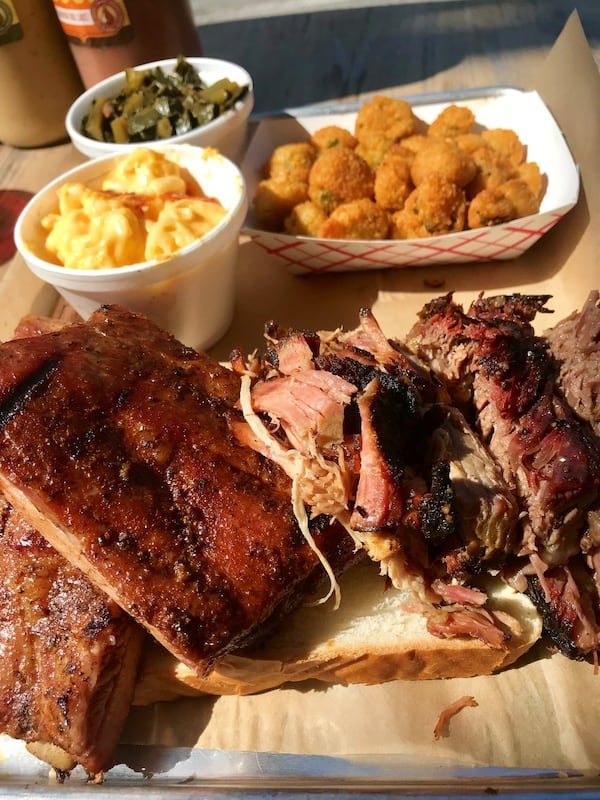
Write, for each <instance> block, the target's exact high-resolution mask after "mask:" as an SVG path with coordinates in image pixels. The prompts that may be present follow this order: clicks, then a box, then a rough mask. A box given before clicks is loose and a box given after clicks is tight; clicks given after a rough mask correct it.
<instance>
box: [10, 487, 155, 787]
mask: <svg viewBox="0 0 600 800" xmlns="http://www.w3.org/2000/svg"><path fill="white" fill-rule="evenodd" d="M0 546H1V547H2V558H0V585H1V589H0V641H2V648H0V692H1V695H2V700H3V702H2V704H0V730H2V732H4V733H7V734H8V735H10V736H12V737H13V738H17V739H23V740H25V741H26V742H27V746H28V748H29V749H30V750H31V752H32V753H34V754H35V755H37V756H39V757H40V758H42V759H43V760H45V761H47V762H48V763H50V764H51V765H52V766H54V767H55V768H56V769H57V770H58V771H59V774H60V773H64V772H68V771H69V770H71V769H72V768H73V766H75V764H77V763H79V764H81V765H82V766H83V767H84V768H85V769H86V770H87V772H88V773H89V774H90V775H98V774H101V773H102V772H103V771H104V770H106V769H107V768H108V767H109V766H111V765H112V762H111V758H112V755H113V752H114V749H115V747H116V745H117V742H118V739H119V736H120V733H121V728H122V725H123V723H124V721H125V718H126V716H127V714H128V712H129V706H130V703H131V699H132V696H133V690H134V686H135V681H136V677H137V665H138V660H139V656H140V651H141V644H142V640H143V629H142V628H140V627H139V626H138V625H136V624H135V623H134V622H133V621H132V620H131V618H130V617H129V616H128V615H127V614H125V613H124V612H123V611H122V610H121V609H120V608H119V606H117V605H116V604H115V603H113V602H112V601H111V600H110V599H109V598H108V597H107V596H106V595H105V594H104V593H103V592H101V591H98V590H97V589H96V588H95V587H94V586H93V585H92V584H91V583H90V582H89V581H88V580H87V579H86V577H85V576H84V575H83V574H82V573H81V572H80V571H79V570H78V569H77V568H75V567H73V566H71V564H69V562H68V561H65V559H63V558H62V556H60V555H59V554H58V553H57V552H56V551H55V550H54V548H52V547H51V545H49V544H48V542H46V540H45V539H44V538H43V537H42V536H41V535H40V534H39V533H38V532H37V531H36V530H35V529H34V528H32V527H31V526H30V525H29V524H28V523H27V522H25V520H24V519H23V517H21V515H20V514H18V513H17V512H16V511H15V510H14V509H13V508H12V507H11V505H10V504H9V503H8V502H7V501H6V500H4V499H3V498H2V497H0Z"/></svg>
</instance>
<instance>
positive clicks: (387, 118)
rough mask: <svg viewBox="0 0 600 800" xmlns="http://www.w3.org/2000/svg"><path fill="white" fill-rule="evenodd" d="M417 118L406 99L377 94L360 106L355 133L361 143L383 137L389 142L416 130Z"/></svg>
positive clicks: (411, 133) (396, 140)
mask: <svg viewBox="0 0 600 800" xmlns="http://www.w3.org/2000/svg"><path fill="white" fill-rule="evenodd" d="M416 127H417V118H416V117H415V114H414V112H413V110H412V108H411V106H410V104H409V103H407V102H406V100H400V99H397V98H393V97H384V96H382V95H375V97H373V98H372V99H371V100H367V101H366V102H365V103H363V105H362V106H361V107H360V109H359V111H358V114H357V115H356V121H355V123H354V135H355V136H356V138H357V139H358V141H359V143H361V144H363V143H364V144H368V143H369V141H373V140H377V139H381V138H383V139H384V140H386V141H387V142H389V144H394V142H399V141H400V139H403V138H404V137H405V136H412V135H413V134H414V133H415V132H416Z"/></svg>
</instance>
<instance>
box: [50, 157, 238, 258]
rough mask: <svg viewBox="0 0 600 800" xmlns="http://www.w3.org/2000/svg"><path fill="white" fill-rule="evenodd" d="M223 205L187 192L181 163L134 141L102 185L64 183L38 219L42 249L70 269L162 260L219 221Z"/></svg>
mask: <svg viewBox="0 0 600 800" xmlns="http://www.w3.org/2000/svg"><path fill="white" fill-rule="evenodd" d="M224 216H225V210H224V208H223V207H222V206H221V205H220V204H218V203H216V202H213V201H210V200H206V199H204V198H202V197H196V196H194V195H192V194H190V193H189V189H188V184H187V183H186V180H185V177H184V175H183V172H182V170H181V168H180V167H179V166H178V165H177V164H175V163H174V162H171V161H168V160H167V159H166V158H165V157H164V156H163V155H162V154H161V153H159V152H156V151H152V150H150V149H147V148H138V149H136V150H134V151H132V153H131V154H130V155H129V156H127V157H126V158H124V159H122V160H121V161H120V162H119V163H118V164H117V167H116V168H115V169H114V170H113V172H112V173H111V174H110V175H109V176H108V177H107V178H106V179H105V181H104V182H103V184H102V188H101V189H93V188H91V187H88V186H85V185H83V184H80V183H68V184H65V185H64V186H62V187H61V188H60V189H59V191H58V211H57V213H54V214H49V215H48V216H46V217H45V218H44V219H43V220H42V226H43V227H44V229H45V230H47V231H48V236H47V238H46V249H47V250H48V252H49V253H50V254H52V255H53V256H54V257H55V258H56V259H57V261H58V262H59V263H60V264H62V265H63V266H65V267H69V268H72V269H85V270H94V269H105V268H111V267H122V266H126V265H129V264H137V263H140V262H143V261H154V260H163V259H166V258H168V257H169V256H171V255H173V254H174V253H176V252H177V251H178V250H181V249H182V248H183V247H186V246H187V245H189V244H192V243H193V242H194V241H196V240H197V239H199V238H201V237H202V236H204V235H205V234H206V233H207V232H208V231H209V230H211V229H212V228H213V227H214V226H215V225H217V224H218V223H219V222H220V220H221V219H223V217H224Z"/></svg>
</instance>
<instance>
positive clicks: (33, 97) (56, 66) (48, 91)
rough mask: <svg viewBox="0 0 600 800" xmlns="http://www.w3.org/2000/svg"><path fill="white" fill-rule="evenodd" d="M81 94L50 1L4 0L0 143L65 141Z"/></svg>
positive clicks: (0, 3)
mask: <svg viewBox="0 0 600 800" xmlns="http://www.w3.org/2000/svg"><path fill="white" fill-rule="evenodd" d="M82 90H83V86H82V83H81V79H80V77H79V74H78V71H77V67H76V65H75V62H74V61H73V57H72V55H71V53H70V51H69V47H68V45H67V42H66V41H65V37H64V34H63V32H62V30H61V28H60V25H59V23H58V20H57V18H56V14H55V13H54V7H53V5H52V0H0V99H1V100H2V111H1V112H0V141H1V142H4V143H5V144H9V145H13V146H15V147H40V146H42V145H49V144H54V143H57V142H60V141H65V140H66V139H67V132H66V129H65V114H66V112H67V109H68V108H69V106H70V105H71V103H72V102H73V100H75V98H76V97H77V95H79V94H80V93H81V91H82Z"/></svg>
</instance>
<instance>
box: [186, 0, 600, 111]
mask: <svg viewBox="0 0 600 800" xmlns="http://www.w3.org/2000/svg"><path fill="white" fill-rule="evenodd" d="M235 2H236V0H229V2H225V8H224V11H223V14H224V16H226V17H227V19H225V20H224V21H220V22H217V23H212V24H211V23H209V24H205V23H204V22H203V20H202V5H203V3H202V2H200V0H195V1H194V6H195V9H196V10H195V20H196V22H197V23H198V26H199V28H200V35H201V38H202V43H203V47H204V52H205V55H207V56H211V57H214V58H224V59H227V60H230V61H235V62H237V63H240V64H242V65H243V66H244V67H245V68H246V69H248V70H249V72H250V73H251V74H252V76H253V78H254V81H255V88H256V106H255V111H256V112H257V113H261V112H270V111H273V110H276V109H280V108H289V107H297V106H301V105H306V104H310V103H318V102H326V101H331V100H337V99H339V98H347V97H353V96H355V95H358V94H365V93H372V92H376V91H378V90H381V89H386V88H389V87H397V86H401V87H402V91H403V92H404V93H405V94H414V93H418V92H420V91H426V92H429V91H434V90H439V89H442V90H443V89H457V88H462V87H472V86H482V85H510V86H512V85H515V82H516V81H517V80H519V84H520V85H522V83H523V82H522V76H523V75H524V74H525V75H530V76H531V79H530V81H529V82H528V85H529V86H531V85H533V83H534V82H535V79H536V75H537V73H538V71H539V69H540V68H541V66H542V64H543V61H544V58H545V56H546V54H547V52H548V50H549V49H550V47H551V46H552V43H553V42H554V40H555V39H556V37H557V36H558V34H559V33H560V31H561V30H562V28H563V26H564V24H565V23H566V21H567V19H568V17H569V15H570V14H571V12H572V11H573V10H574V9H577V11H578V13H579V16H580V18H581V22H582V26H583V29H584V31H585V33H586V36H587V38H588V41H589V43H590V47H591V48H592V50H593V52H594V55H595V57H596V61H597V63H600V2H598V0H579V2H573V1H572V0H552V1H551V2H548V0H501V1H500V2H496V0H451V1H450V2H448V1H446V2H411V3H406V2H399V3H395V4H392V5H380V6H373V5H365V6H363V7H358V8H357V7H349V8H341V7H340V5H341V4H340V3H336V2H335V0H331V2H330V6H332V8H331V9H330V10H318V11H311V10H310V9H311V8H315V7H316V8H319V9H322V8H323V7H324V6H325V5H327V3H325V2H323V0H313V2H311V0H307V2H305V3H297V4H295V5H296V8H297V9H298V12H299V13H292V14H290V13H282V14H281V15H280V16H271V17H263V16H260V14H261V5H263V6H264V3H262V4H261V3H258V4H257V5H258V8H257V9H254V5H253V6H252V9H253V11H252V14H253V16H254V18H252V19H248V18H247V17H248V16H249V12H248V7H244V10H240V12H239V13H240V18H239V19H231V17H232V16H233V15H234V10H233V8H232V6H234V5H235ZM204 5H206V3H204ZM274 5H275V4H274V3H271V4H270V6H269V10H272V7H273V6H274ZM347 5H348V6H353V5H355V4H353V3H351V2H348V3H347ZM290 6H291V4H290V3H287V4H285V3H283V6H282V8H283V9H284V12H285V11H287V12H289V8H290ZM300 11H301V13H300ZM217 13H218V12H217V11H216V10H213V11H212V12H211V13H210V14H209V15H208V16H209V19H211V18H213V19H214V15H215V14H217ZM524 88H528V87H524Z"/></svg>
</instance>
